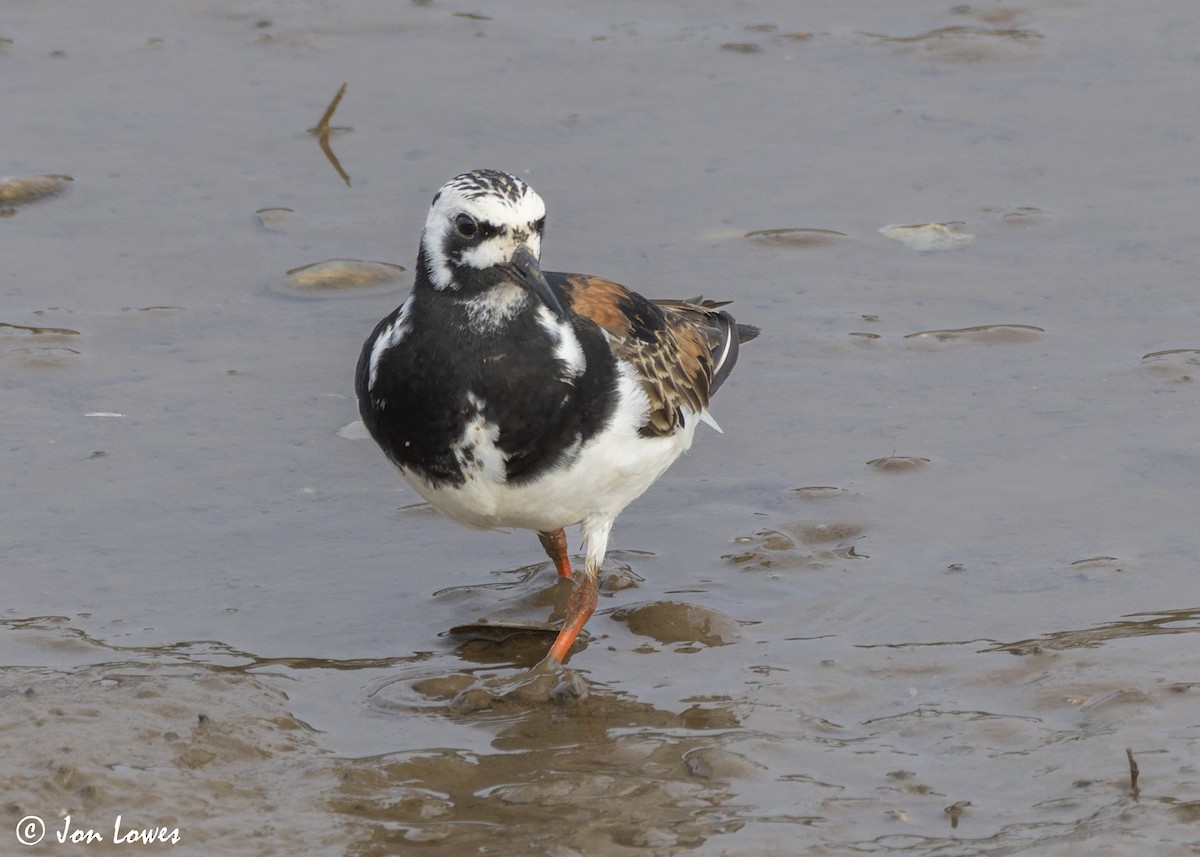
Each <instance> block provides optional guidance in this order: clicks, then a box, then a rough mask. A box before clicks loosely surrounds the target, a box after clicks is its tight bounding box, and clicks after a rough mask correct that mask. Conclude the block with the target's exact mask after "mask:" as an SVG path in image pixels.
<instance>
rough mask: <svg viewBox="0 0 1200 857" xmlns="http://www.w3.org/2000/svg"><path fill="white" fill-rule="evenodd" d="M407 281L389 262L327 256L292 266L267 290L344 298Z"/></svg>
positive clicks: (383, 291) (385, 291)
mask: <svg viewBox="0 0 1200 857" xmlns="http://www.w3.org/2000/svg"><path fill="white" fill-rule="evenodd" d="M408 282H409V277H408V272H407V271H406V270H405V269H404V268H403V267H402V266H400V265H393V264H391V263H390V262H369V261H364V260H362V259H328V260H326V261H324V262H314V263H313V264H311V265H302V266H301V267H299V268H292V270H290V271H288V272H287V274H286V275H285V276H284V278H283V279H282V280H280V281H279V282H277V283H275V284H274V285H272V286H271V290H272V291H274V292H278V293H279V294H283V295H289V296H292V297H300V298H344V297H358V296H360V295H382V294H388V293H390V292H396V291H399V290H400V289H401V288H402V287H404V286H405V285H406V284H407V283H408Z"/></svg>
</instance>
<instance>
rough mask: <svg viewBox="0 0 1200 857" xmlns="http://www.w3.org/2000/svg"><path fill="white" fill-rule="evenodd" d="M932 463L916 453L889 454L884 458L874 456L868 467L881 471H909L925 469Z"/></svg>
mask: <svg viewBox="0 0 1200 857" xmlns="http://www.w3.org/2000/svg"><path fill="white" fill-rule="evenodd" d="M929 464H930V462H929V459H928V458H920V457H919V456H916V455H888V456H884V457H883V458H872V459H871V460H870V461H868V462H867V467H870V468H871V469H872V470H878V471H879V472H880V473H909V472H911V471H914V470H924V469H925V468H926V467H928V466H929Z"/></svg>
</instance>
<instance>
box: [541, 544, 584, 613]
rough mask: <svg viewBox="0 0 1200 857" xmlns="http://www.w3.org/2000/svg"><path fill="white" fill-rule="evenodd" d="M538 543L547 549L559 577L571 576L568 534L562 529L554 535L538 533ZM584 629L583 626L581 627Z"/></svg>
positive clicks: (547, 554)
mask: <svg viewBox="0 0 1200 857" xmlns="http://www.w3.org/2000/svg"><path fill="white" fill-rule="evenodd" d="M538 541H540V542H541V543H542V547H543V548H545V549H546V556H548V557H550V560H551V561H552V562H553V563H554V567H555V569H557V570H558V576H559V577H570V576H571V558H570V557H569V556H567V534H566V533H564V532H563V531H562V528H561V527H560V528H559V529H557V530H555V531H554V532H552V533H538ZM581 627H582V626H581Z"/></svg>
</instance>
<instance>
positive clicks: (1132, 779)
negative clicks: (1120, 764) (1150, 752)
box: [1125, 747, 1141, 800]
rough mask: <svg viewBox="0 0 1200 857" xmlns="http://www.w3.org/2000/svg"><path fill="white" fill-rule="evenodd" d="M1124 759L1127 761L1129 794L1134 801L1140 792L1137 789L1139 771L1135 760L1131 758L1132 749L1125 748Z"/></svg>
mask: <svg viewBox="0 0 1200 857" xmlns="http://www.w3.org/2000/svg"><path fill="white" fill-rule="evenodd" d="M1125 758H1127V759H1129V792H1130V794H1132V795H1133V797H1134V800H1136V799H1137V796H1138V794H1139V792H1140V791H1141V790H1140V789H1139V788H1138V774H1139V773H1140V771H1139V770H1138V763H1137V760H1136V759H1134V758H1133V748H1132V747H1126V748H1125Z"/></svg>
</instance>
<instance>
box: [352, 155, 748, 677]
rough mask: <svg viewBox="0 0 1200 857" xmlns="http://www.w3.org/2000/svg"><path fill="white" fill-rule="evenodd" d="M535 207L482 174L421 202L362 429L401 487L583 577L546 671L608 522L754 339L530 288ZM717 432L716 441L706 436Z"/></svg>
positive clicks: (589, 287) (575, 612) (369, 377)
mask: <svg viewBox="0 0 1200 857" xmlns="http://www.w3.org/2000/svg"><path fill="white" fill-rule="evenodd" d="M545 223H546V207H545V204H544V203H543V202H542V198H541V197H540V196H538V195H537V194H536V193H534V191H533V189H532V188H530V187H529V185H527V184H526V183H525V182H524V181H522V180H521V179H519V178H516V177H515V176H511V175H508V174H506V173H502V172H497V171H495V170H476V171H474V172H469V173H463V174H462V175H460V176H456V177H454V178H452V179H451V180H450V181H448V182H447V183H446V184H445V185H443V186H442V188H441V190H439V191H438V192H437V193H436V194H435V195H434V197H433V205H432V207H431V208H430V210H429V216H428V218H427V219H426V220H425V230H424V232H423V233H422V234H421V250H420V254H419V256H418V259H417V268H416V282H415V283H414V285H413V290H412V294H411V295H410V296H409V297H408V299H407V300H405V301H404V303H403V304H401V305H400V306H399V307H398V308H397V309H396V310H395V311H394V312H393V313H392V314H391V315H389V316H388V317H387V318H385V319H383V320H382V321H380V322H379V324H378V325H376V327H375V330H374V331H373V332H372V333H371V335H370V337H368V338H367V341H366V343H365V344H364V345H363V349H362V355H361V356H360V358H359V361H358V372H357V374H356V378H355V389H356V392H357V394H358V407H359V411H360V413H361V414H362V418H363V422H364V423H365V424H366V426H367V429H368V430H369V431H370V433H371V436H372V437H373V438H374V439H375V441H376V442H377V443H378V444H379V445H380V446H381V447H382V448H383V451H384V452H385V453H386V454H387V457H388V458H389V459H391V461H392V463H393V464H395V465H396V467H398V468H399V469H400V472H401V474H403V476H404V478H405V479H407V480H408V483H409V484H410V485H411V486H412V487H413V488H414V489H415V490H416V492H417V493H418V494H420V495H421V496H422V497H423V498H425V499H426V500H427V501H429V503H430V504H431V505H432V506H433V507H434V508H435V509H437V510H438V511H439V512H441V513H442V514H443V515H445V516H446V517H448V518H451V519H453V520H455V521H457V522H459V523H460V524H465V525H467V526H469V527H479V528H493V527H517V528H522V529H528V530H533V531H535V532H536V533H537V534H538V538H539V539H540V540H541V543H542V547H543V548H544V549H545V551H546V553H547V555H548V556H549V557H550V559H551V560H553V562H554V566H555V568H556V569H557V570H558V573H559V574H560V575H561V576H563V577H571V561H570V558H569V557H568V555H567V540H566V536H565V534H564V532H563V528H564V527H569V526H573V525H575V524H578V525H580V528H581V531H582V535H583V548H584V553H585V554H586V561H585V564H584V570H583V577H582V579H581V580H579V581H578V582H577V586H576V588H575V590H574V592H573V593H572V595H571V597H570V599H569V600H568V603H567V615H566V618H565V620H564V622H563V625H562V629H561V631H559V634H558V637H557V638H556V639H555V641H554V643H553V645H552V646H551V648H550V652H549V654H548V655H547V656H546V660H547V661H549V662H553V663H562V661H563V659H564V658H565V657H566V655H567V653H568V651H569V650H570V649H571V646H572V644H573V643H574V642H575V639H576V638H577V637H578V636H579V632H580V631H581V630H582V629H583V626H584V624H585V623H586V622H587V620H588V618H589V617H590V616H591V615H592V612H593V611H594V610H595V609H596V603H597V583H596V576H597V573H598V571H599V569H600V564H601V562H602V561H603V560H604V553H605V549H606V547H607V545H608V534H609V531H610V530H611V529H612V526H613V522H614V521H615V520H616V518H617V515H618V514H619V513H620V512H621V510H622V509H624V508H625V507H626V506H628V505H629V504H630V503H631V502H633V500H634V499H636V498H637V497H639V496H640V495H641V494H642V492H644V491H645V490H646V489H647V488H649V487H650V485H651V484H653V483H654V481H655V480H656V479H658V477H659V476H661V475H662V474H663V472H664V471H665V470H666V469H667V468H668V467H669V466H670V465H671V463H672V462H673V461H675V459H676V458H678V457H679V455H680V454H681V453H682V452H684V451H685V450H686V449H687V448H688V447H689V446H691V444H692V436H693V435H694V434H695V431H696V425H697V423H699V422H709V423H711V424H712V425H713V426H714V427H716V423H715V422H714V421H713V420H712V418H711V417H710V416H709V414H708V403H709V399H710V397H711V396H712V394H713V393H714V392H716V390H717V388H718V387H719V386H720V385H721V383H722V382H723V381H724V380H725V379H726V378H727V377H728V376H729V373H730V371H731V370H732V369H733V366H734V364H735V363H736V362H737V356H738V344H739V343H741V342H745V341H746V340H748V339H751V338H753V337H754V336H755V335H757V334H758V330H757V328H753V327H750V326H748V325H741V324H737V323H736V322H734V320H733V318H732V317H731V316H730V315H729V314H728V313H727V312H725V311H723V310H721V309H718V307H720V306H722V305H723V304H719V303H716V302H713V301H705V300H703V299H701V298H696V299H693V300H682V301H680V300H656V301H651V300H647V299H646V298H644V297H642V296H641V295H639V294H638V293H636V292H634V291H631V290H630V289H627V288H625V287H624V286H621V285H618V284H617V283H613V282H610V281H608V280H604V279H600V278H599V277H591V276H587V275H584V274H561V273H554V272H550V271H545V272H543V271H542V270H541V267H540V265H539V261H538V260H539V256H540V253H541V244H542V230H543V227H544V226H545ZM718 430H719V429H718Z"/></svg>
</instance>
